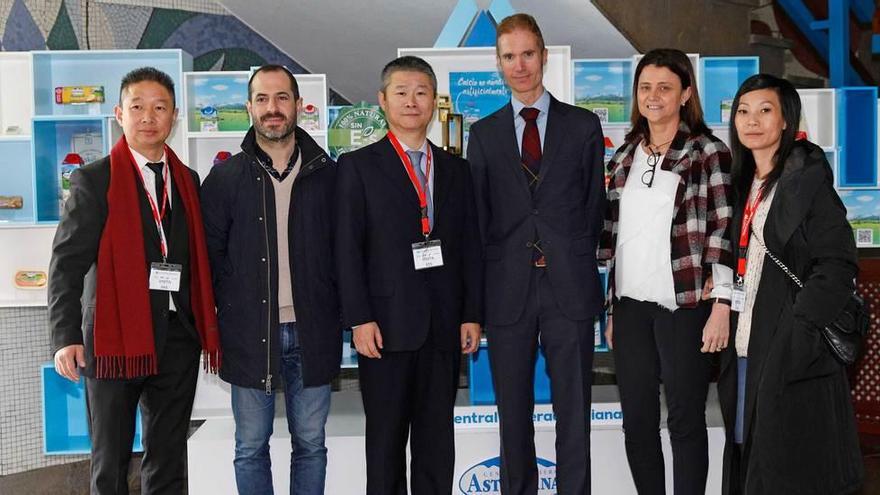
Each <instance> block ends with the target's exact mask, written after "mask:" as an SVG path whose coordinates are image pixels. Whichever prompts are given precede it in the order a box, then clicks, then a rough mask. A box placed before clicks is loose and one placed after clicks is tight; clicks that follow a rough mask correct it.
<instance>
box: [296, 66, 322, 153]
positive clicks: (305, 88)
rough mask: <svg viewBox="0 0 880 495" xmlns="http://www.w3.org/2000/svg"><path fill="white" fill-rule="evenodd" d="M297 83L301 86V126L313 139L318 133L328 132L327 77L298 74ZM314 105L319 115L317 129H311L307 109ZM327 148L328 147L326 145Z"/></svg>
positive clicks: (309, 113)
mask: <svg viewBox="0 0 880 495" xmlns="http://www.w3.org/2000/svg"><path fill="white" fill-rule="evenodd" d="M294 77H296V83H297V84H298V85H299V95H300V98H302V109H301V110H300V113H299V125H300V127H302V128H303V129H305V130H307V131H308V132H309V134H311V135H312V136H313V137H314V136H315V135H316V133H317V132H318V131H324V132H326V131H327V99H328V90H327V76H326V75H324V74H296V75H295V76H294ZM309 105H312V106H313V107H314V109H316V110H317V113H318V126H317V128H314V127H310V124H309V123H308V119H309V115H312V116H314V113H312V112H308V111H307V107H308V106H309ZM324 148H325V149H326V148H327V145H326V144H325V145H324Z"/></svg>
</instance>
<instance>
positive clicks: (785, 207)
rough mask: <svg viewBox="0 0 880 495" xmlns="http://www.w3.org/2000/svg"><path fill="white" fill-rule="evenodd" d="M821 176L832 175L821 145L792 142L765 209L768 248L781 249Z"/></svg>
mask: <svg viewBox="0 0 880 495" xmlns="http://www.w3.org/2000/svg"><path fill="white" fill-rule="evenodd" d="M825 180H829V181H833V178H832V172H831V167H830V165H828V162H827V160H826V158H825V152H824V151H822V148H820V147H818V146H816V145H815V144H813V143H811V142H809V141H798V142H797V143H795V146H794V148H793V149H792V151H791V154H790V155H789V156H788V158H787V159H786V160H785V165H784V167H783V169H782V175H780V176H779V180H778V181H777V183H776V186H774V187H775V188H776V193H775V197H774V199H773V204H772V205H771V206H770V211H769V212H768V213H767V225H766V226H765V227H764V235H765V236H767V238H766V242H767V248H768V249H770V250H771V251H773V252H775V253H780V252H782V250H783V248H784V247H785V245H786V244H787V243H788V240H789V238H791V235H792V234H793V233H794V231H795V230H797V228H798V226H799V225H800V224H801V223H802V222H803V220H804V218H805V217H806V216H807V213H808V211H809V208H810V205H811V198H813V196H815V194H816V191H817V190H818V189H819V187H821V186H822V183H823V182H824V181H825ZM768 234H769V235H768Z"/></svg>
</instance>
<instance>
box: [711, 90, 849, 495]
mask: <svg viewBox="0 0 880 495" xmlns="http://www.w3.org/2000/svg"><path fill="white" fill-rule="evenodd" d="M733 108H734V110H735V112H736V113H735V116H734V119H733V120H732V122H731V142H732V146H731V148H732V152H733V182H734V189H735V192H736V194H735V196H736V206H735V210H734V221H733V228H732V230H731V232H732V240H733V242H734V243H735V244H738V245H739V246H740V247H741V249H739V250H738V251H739V253H740V255H739V256H738V257H739V259H738V263H737V266H736V267H735V268H736V269H735V276H734V280H735V281H734V289H735V290H734V292H737V289H739V288H741V289H742V294H743V295H744V301H743V304H742V307H740V308H735V309H740V311H733V312H731V315H732V317H731V325H730V330H731V345H730V346H729V347H728V348H727V349H726V350H725V351H724V353H723V355H722V361H721V375H720V377H719V382H718V389H719V395H720V399H721V408H722V414H723V416H724V422H725V427H726V430H727V443H726V446H725V450H724V490H723V492H724V493H726V494H748V495H753V494H782V493H797V494H802V495H806V494H817V495H818V494H821V495H831V494H847V493H852V492H853V491H855V490H857V489H858V488H859V487H860V486H861V482H862V478H863V476H864V468H863V465H862V458H861V454H860V451H859V445H858V436H857V433H856V427H855V418H854V415H853V410H852V405H851V403H850V390H849V384H848V382H847V377H846V372H845V368H844V367H843V366H842V365H841V364H840V363H838V362H837V361H836V360H835V358H834V357H833V356H832V355H831V353H830V352H829V350H828V348H827V346H826V344H825V342H823V340H822V336H821V335H820V333H819V328H820V327H822V326H824V325H825V324H826V323H828V322H830V321H832V320H834V319H835V317H836V316H837V315H838V314H839V313H840V311H841V310H842V309H843V307H844V305H845V303H846V300H847V298H848V297H849V295H850V294H851V293H852V292H853V290H854V278H855V276H856V273H857V271H858V265H857V255H856V249H855V242H854V240H853V235H852V230H851V228H850V226H849V224H848V223H847V220H846V209H845V208H844V206H843V203H842V202H841V200H840V197H839V196H838V195H837V192H836V191H835V190H834V186H833V184H834V180H833V176H832V171H831V167H830V166H829V165H828V162H827V160H826V159H825V154H824V152H823V151H822V149H820V148H819V147H818V146H816V145H814V144H812V143H810V142H808V141H806V140H802V141H796V140H795V134H796V132H797V127H798V123H799V121H800V110H801V105H800V99H799V97H798V94H797V92H796V91H795V89H794V87H793V86H792V85H791V84H790V83H789V82H787V81H785V80H782V79H778V78H776V77H773V76H769V75H764V74H759V75H756V76H753V77H750V78H749V79H747V80H746V81H745V82H744V83H743V85H742V87H740V89H739V91H738V92H737V95H736V98H735V99H734V101H733ZM743 224H746V228H745V229H743V228H742V226H743ZM767 250H769V251H770V252H772V253H773V254H774V255H775V256H776V257H777V258H779V259H780V260H781V261H782V262H783V263H784V264H786V265H787V266H788V267H789V269H791V270H792V272H794V274H795V275H797V276H798V278H800V280H801V281H802V283H803V284H804V286H803V288H801V289H799V288H798V287H797V285H795V283H794V282H793V281H792V280H791V279H790V278H789V277H788V275H786V274H785V273H784V272H783V271H782V270H781V269H780V268H779V267H778V266H776V264H774V262H773V261H772V260H771V259H770V257H769V256H767V255H766V251H767ZM734 298H735V299H736V294H735V297H734ZM734 306H739V305H738V304H736V303H735V304H734Z"/></svg>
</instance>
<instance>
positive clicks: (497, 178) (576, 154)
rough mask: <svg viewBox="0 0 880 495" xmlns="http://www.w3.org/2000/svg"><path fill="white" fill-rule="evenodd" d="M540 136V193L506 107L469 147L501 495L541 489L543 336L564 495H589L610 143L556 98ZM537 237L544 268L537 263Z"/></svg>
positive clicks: (476, 132)
mask: <svg viewBox="0 0 880 495" xmlns="http://www.w3.org/2000/svg"><path fill="white" fill-rule="evenodd" d="M544 140H545V142H544V143H542V145H543V146H542V148H543V151H542V154H543V157H542V159H541V165H540V173H539V177H540V179H539V181H538V183H537V185H536V187H535V189H534V192H532V191H530V189H529V186H528V183H527V181H526V177H525V175H524V173H523V170H522V165H521V159H520V150H519V146H518V145H517V138H516V134H515V128H514V115H513V109H512V105H511V104H507V105H506V106H504V107H503V108H501V109H500V110H498V111H497V112H495V113H493V114H492V115H489V116H488V117H486V118H484V119H482V120H480V121H478V122H476V123H475V124H474V125H473V126H472V127H471V130H470V138H469V143H468V160H469V161H470V163H471V169H472V175H473V179H474V184H475V187H474V189H475V195H476V198H477V210H478V213H479V220H480V230H481V234H482V241H483V245H484V252H483V255H484V260H485V267H486V271H485V288H486V296H485V314H486V332H487V335H488V338H489V358H490V363H491V367H492V375H493V382H494V385H495V394H496V398H497V402H498V410H499V413H500V415H501V458H502V466H501V477H502V481H501V484H502V490H503V491H504V493H505V494H519V493H532V494H533V493H535V492H536V490H537V469H536V465H535V444H534V427H533V423H532V412H533V409H534V396H533V392H532V381H533V371H534V363H535V356H536V351H537V344H538V338H539V336H540V342H541V345H542V347H543V349H544V352H545V354H546V357H547V371H548V373H549V375H550V379H551V391H552V396H553V397H554V404H553V406H554V411H555V412H556V415H557V425H556V436H557V440H556V448H557V461H556V462H557V480H558V484H559V493H560V494H565V493H589V490H590V446H589V445H590V437H589V429H590V416H589V411H590V389H591V386H592V361H593V318H594V317H595V316H596V315H598V314H599V313H600V312H601V311H602V305H603V300H604V297H603V294H602V288H601V284H600V282H599V276H598V271H597V266H596V246H597V243H598V234H599V231H600V229H601V226H602V217H603V213H604V207H605V184H604V174H603V162H602V156H603V153H604V139H603V137H602V128H601V126H600V124H599V119H598V118H597V117H596V116H595V115H594V114H593V113H592V112H589V111H587V110H584V109H581V108H577V107H574V106H571V105H567V104H565V103H561V102H559V101H557V100H556V99H555V98H552V97H551V102H550V107H549V111H548V116H547V128H546V132H545V137H544ZM536 240H540V245H541V247H542V249H543V252H544V255H545V256H546V260H547V266H546V267H544V268H538V267H535V266H534V264H533V263H532V259H533V252H534V247H533V243H534V242H535V241H536Z"/></svg>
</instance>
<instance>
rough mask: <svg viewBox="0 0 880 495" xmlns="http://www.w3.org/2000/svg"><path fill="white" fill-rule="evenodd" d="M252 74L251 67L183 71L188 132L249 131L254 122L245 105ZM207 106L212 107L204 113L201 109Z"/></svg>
mask: <svg viewBox="0 0 880 495" xmlns="http://www.w3.org/2000/svg"><path fill="white" fill-rule="evenodd" d="M249 77H250V72H248V71H216V72H186V73H184V75H183V79H184V88H185V90H184V108H185V109H186V114H187V116H188V119H187V122H186V130H187V132H190V133H196V132H198V133H204V134H208V133H210V132H241V131H247V130H248V128H249V127H250V125H251V122H250V116H249V115H248V112H247V107H246V106H245V103H246V102H247V99H248V94H247V84H248V78H249ZM208 108H211V109H212V110H208V111H206V112H204V114H203V112H202V111H203V110H205V109H208ZM210 129H214V130H213V131H212V130H210ZM202 131H205V132H202Z"/></svg>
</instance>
